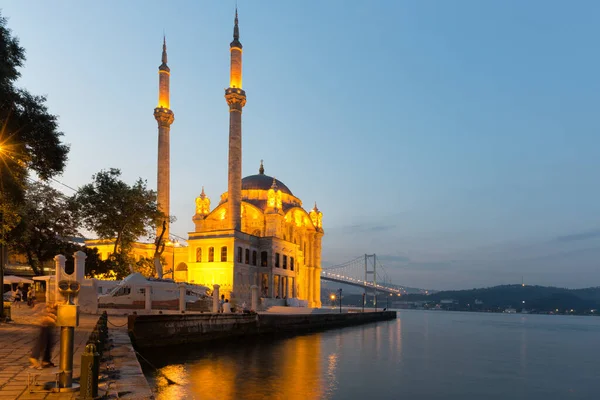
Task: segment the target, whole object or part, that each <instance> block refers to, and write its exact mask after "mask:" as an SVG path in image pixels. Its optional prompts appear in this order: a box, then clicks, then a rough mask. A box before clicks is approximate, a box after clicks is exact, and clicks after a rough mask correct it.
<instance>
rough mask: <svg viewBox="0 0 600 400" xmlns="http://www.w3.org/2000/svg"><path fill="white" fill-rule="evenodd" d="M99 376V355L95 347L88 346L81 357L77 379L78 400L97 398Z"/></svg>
mask: <svg viewBox="0 0 600 400" xmlns="http://www.w3.org/2000/svg"><path fill="white" fill-rule="evenodd" d="M99 374H100V355H99V354H98V353H97V352H96V346H94V345H93V344H88V345H87V346H85V351H84V352H83V354H82V355H81V374H80V378H79V385H80V394H81V396H80V397H79V398H80V399H85V400H87V399H96V398H98V375H99Z"/></svg>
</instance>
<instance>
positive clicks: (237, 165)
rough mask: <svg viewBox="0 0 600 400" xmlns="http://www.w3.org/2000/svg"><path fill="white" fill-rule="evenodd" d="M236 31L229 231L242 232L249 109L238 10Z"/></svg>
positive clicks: (229, 96)
mask: <svg viewBox="0 0 600 400" xmlns="http://www.w3.org/2000/svg"><path fill="white" fill-rule="evenodd" d="M234 23H235V24H234V27H233V42H231V44H230V45H229V53H230V57H231V64H230V70H229V87H228V88H227V89H225V100H227V104H228V105H229V171H228V174H227V190H228V195H227V203H228V210H227V217H228V225H229V226H228V228H229V229H234V230H241V229H242V216H241V211H240V210H241V206H242V108H243V107H244V106H245V105H246V92H244V91H243V90H242V44H241V43H240V40H239V38H240V30H239V27H238V15H237V7H236V9H235V20H234Z"/></svg>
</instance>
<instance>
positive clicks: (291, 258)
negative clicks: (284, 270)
mask: <svg viewBox="0 0 600 400" xmlns="http://www.w3.org/2000/svg"><path fill="white" fill-rule="evenodd" d="M290 270H291V271H293V270H294V257H290Z"/></svg>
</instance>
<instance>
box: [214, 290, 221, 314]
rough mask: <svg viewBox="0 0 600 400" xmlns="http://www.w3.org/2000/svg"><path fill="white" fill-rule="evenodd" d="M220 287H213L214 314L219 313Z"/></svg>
mask: <svg viewBox="0 0 600 400" xmlns="http://www.w3.org/2000/svg"><path fill="white" fill-rule="evenodd" d="M219 287H220V286H219V285H213V312H214V313H218V312H219Z"/></svg>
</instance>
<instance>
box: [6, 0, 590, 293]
mask: <svg viewBox="0 0 600 400" xmlns="http://www.w3.org/2000/svg"><path fill="white" fill-rule="evenodd" d="M234 5H235V3H234V1H219V2H215V1H211V2H209V1H178V2H170V3H167V2H164V1H146V0H144V1H142V0H132V1H127V2H119V1H104V2H76V1H61V2H41V1H18V2H16V1H12V2H11V1H4V2H2V3H0V8H2V12H3V14H4V15H5V16H6V17H8V18H9V27H10V28H11V29H12V30H13V32H14V33H15V34H16V35H17V36H18V37H19V38H20V40H21V44H22V45H23V46H24V47H25V49H26V51H27V63H26V65H25V68H24V70H23V76H22V79H21V84H22V86H24V87H26V88H28V89H29V90H30V91H32V92H33V93H36V94H46V95H47V96H48V105H49V108H50V110H51V111H52V112H54V113H56V114H58V115H59V116H60V126H61V129H62V130H63V131H64V132H65V140H66V141H67V142H68V143H70V144H71V153H70V161H69V164H68V167H67V169H66V171H65V173H64V175H63V176H62V177H60V178H59V179H60V180H61V181H62V182H64V183H66V184H68V185H70V186H73V187H77V186H80V185H83V184H85V183H87V182H89V181H90V179H91V176H92V175H93V174H94V173H95V172H98V171H99V170H100V169H103V168H110V167H117V168H120V169H121V170H122V172H123V175H124V177H125V179H126V180H128V181H130V182H133V181H134V180H135V179H136V178H137V177H143V178H145V179H147V180H148V183H149V185H150V186H151V187H155V185H156V151H157V150H156V143H157V128H156V122H155V120H154V118H153V116H152V112H153V108H154V107H155V106H156V102H157V85H158V76H157V75H158V74H157V68H158V65H159V64H160V54H161V44H162V43H161V42H162V34H163V30H164V31H165V32H166V35H167V45H168V52H169V65H170V67H171V72H172V75H171V107H172V109H173V111H174V113H175V123H174V124H173V126H172V130H171V174H172V177H171V207H172V213H173V214H175V216H176V217H177V219H178V220H177V222H176V223H175V224H174V226H173V228H172V231H173V232H174V233H176V234H178V235H180V236H184V237H185V236H187V232H189V231H191V230H193V223H192V221H191V217H192V215H193V213H194V198H195V197H196V196H197V195H198V194H199V193H200V190H201V187H202V186H203V185H204V186H205V189H206V192H207V194H208V195H209V196H210V197H211V199H212V201H213V204H216V203H217V202H218V199H219V196H220V194H221V193H222V192H224V191H226V190H227V185H226V183H227V181H226V177H227V169H226V168H227V135H228V111H227V105H226V103H225V100H224V98H223V94H224V92H223V89H224V88H225V87H226V86H227V85H228V78H229V75H228V63H229V58H228V57H229V42H230V41H231V38H232V25H233V12H234ZM239 12H240V33H241V42H242V43H243V45H244V89H245V90H246V92H247V96H248V103H247V105H246V107H245V109H244V116H243V152H244V153H243V174H244V176H246V175H251V174H255V173H257V170H258V166H259V162H260V160H261V159H264V160H265V169H266V173H267V174H269V175H273V176H276V177H277V178H278V179H280V180H282V181H283V182H285V183H286V184H287V185H288V186H289V187H290V189H291V190H292V191H293V192H294V194H295V195H297V196H298V197H300V198H301V199H302V200H303V201H304V205H305V208H311V207H312V204H313V202H314V201H315V200H316V201H317V202H318V205H319V208H320V209H321V210H322V211H323V213H324V226H325V231H326V235H325V237H324V241H323V244H324V248H323V263H324V265H325V266H327V265H334V264H337V263H340V262H343V261H347V260H350V259H353V258H355V257H356V256H358V255H360V254H364V253H377V254H378V256H379V258H380V260H381V261H382V263H383V264H384V265H385V267H386V269H387V271H388V272H389V273H390V275H391V276H392V278H393V280H394V281H395V282H398V283H402V284H405V285H408V286H416V287H424V288H432V289H449V288H470V287H476V286H488V285H495V284H502V283H515V282H520V281H521V276H523V277H524V279H525V281H526V282H528V283H532V284H544V285H557V286H567V287H585V286H597V285H600V268H599V267H600V261H599V260H600V201H599V197H600V186H599V185H598V184H597V182H598V172H599V171H600V157H599V155H600V146H599V145H600V136H599V135H598V132H599V128H600V122H599V119H598V118H597V116H598V115H599V113H598V111H597V107H598V104H600V79H599V78H598V71H600V56H598V51H597V38H598V37H599V35H600V25H599V24H598V23H597V21H598V20H599V19H600V3H598V2H595V1H583V0H581V1H577V2H560V1H541V0H532V1H527V2H522V1H502V2H490V1H487V2H482V1H476V0H473V1H466V0H465V1H452V2H450V1H441V0H438V1H377V2H366V1H362V2H359V1H335V0H330V1H327V2H323V1H306V2H291V1H288V2H275V1H262V2H258V1H255V2H250V1H245V0H239ZM63 189H64V188H63ZM65 192H67V193H68V190H67V189H65Z"/></svg>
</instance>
